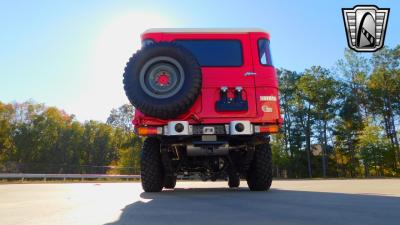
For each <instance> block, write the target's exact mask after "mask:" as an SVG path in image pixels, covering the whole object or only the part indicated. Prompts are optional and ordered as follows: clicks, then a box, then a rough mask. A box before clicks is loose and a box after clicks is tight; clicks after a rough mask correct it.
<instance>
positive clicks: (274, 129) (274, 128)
mask: <svg viewBox="0 0 400 225" xmlns="http://www.w3.org/2000/svg"><path fill="white" fill-rule="evenodd" d="M254 132H255V133H278V132H279V125H262V126H259V125H256V126H254Z"/></svg>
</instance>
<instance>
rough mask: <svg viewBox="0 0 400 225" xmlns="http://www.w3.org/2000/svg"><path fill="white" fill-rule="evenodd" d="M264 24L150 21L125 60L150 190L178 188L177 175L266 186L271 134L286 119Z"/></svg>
mask: <svg viewBox="0 0 400 225" xmlns="http://www.w3.org/2000/svg"><path fill="white" fill-rule="evenodd" d="M269 43H270V40H269V34H268V33H266V32H265V31H263V30H260V29H150V30H147V31H145V32H144V33H143V34H142V48H141V49H140V50H139V51H138V52H136V53H135V54H134V55H133V56H132V57H131V58H130V60H129V62H128V63H127V65H126V68H125V73H124V88H125V92H126V95H127V97H128V98H129V100H130V102H131V103H132V105H133V106H135V109H136V112H135V118H134V119H133V124H134V125H135V130H136V133H137V134H138V135H140V136H146V139H145V141H144V144H143V147H142V155H141V178H142V179H141V180H142V186H143V189H144V190H145V191H146V192H158V191H161V190H162V189H163V188H174V187H175V184H176V178H177V175H183V176H189V175H198V176H200V177H201V178H202V179H203V180H212V181H215V180H217V179H228V184H229V187H238V186H239V183H240V178H241V177H242V178H245V179H246V180H247V184H248V186H249V188H250V190H254V191H263V190H268V189H269V187H270V186H271V182H272V163H271V148H270V145H269V135H270V134H272V133H276V132H278V129H279V127H280V126H281V124H282V119H281V116H280V109H279V98H278V82H277V79H276V73H275V68H274V66H273V65H272V60H271V53H270V49H269Z"/></svg>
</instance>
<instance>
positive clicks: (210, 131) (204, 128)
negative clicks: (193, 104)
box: [193, 125, 226, 135]
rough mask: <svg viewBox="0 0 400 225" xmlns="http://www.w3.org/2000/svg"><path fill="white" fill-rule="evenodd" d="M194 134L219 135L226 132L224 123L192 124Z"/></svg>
mask: <svg viewBox="0 0 400 225" xmlns="http://www.w3.org/2000/svg"><path fill="white" fill-rule="evenodd" d="M193 134H194V135H203V134H205V135H218V134H219V135H221V134H226V132H225V125H193Z"/></svg>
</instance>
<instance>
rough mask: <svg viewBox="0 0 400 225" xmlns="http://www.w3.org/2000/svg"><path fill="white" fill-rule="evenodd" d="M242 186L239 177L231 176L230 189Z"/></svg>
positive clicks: (229, 178)
mask: <svg viewBox="0 0 400 225" xmlns="http://www.w3.org/2000/svg"><path fill="white" fill-rule="evenodd" d="M239 185H240V177H239V176H238V175H229V177H228V186H229V187H230V188H237V187H239Z"/></svg>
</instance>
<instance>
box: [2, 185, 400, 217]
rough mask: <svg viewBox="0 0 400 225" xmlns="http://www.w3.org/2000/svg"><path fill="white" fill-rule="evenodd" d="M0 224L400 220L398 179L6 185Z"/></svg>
mask: <svg viewBox="0 0 400 225" xmlns="http://www.w3.org/2000/svg"><path fill="white" fill-rule="evenodd" d="M0 224H1V225H66V224H73V225H122V224H138V225H141V224H145V225H152V224H182V225H190V224H194V225H197V224H207V225H208V224H210V225H211V224H232V225H234V224H246V225H247V224H273V225H286V224H296V225H303V224H304V225H312V224H321V225H322V224H323V225H330V224H338V225H345V224H349V225H355V224H362V225H370V224H376V225H391V224H393V225H399V224H400V179H368V180H285V181H274V182H273V185H272V188H271V190H270V191H269V192H250V191H249V190H248V188H247V186H246V182H245V181H242V182H241V186H240V188H237V189H229V188H227V183H226V182H187V181H185V182H178V184H177V188H176V189H175V190H166V191H163V192H161V193H144V192H143V191H142V188H141V185H140V183H44V184H1V185H0Z"/></svg>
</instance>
